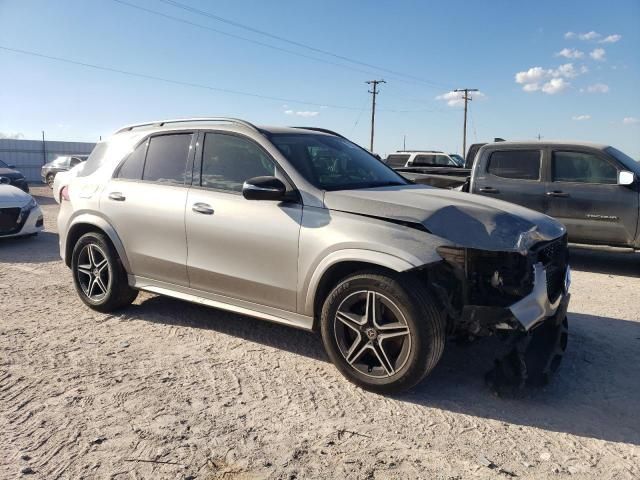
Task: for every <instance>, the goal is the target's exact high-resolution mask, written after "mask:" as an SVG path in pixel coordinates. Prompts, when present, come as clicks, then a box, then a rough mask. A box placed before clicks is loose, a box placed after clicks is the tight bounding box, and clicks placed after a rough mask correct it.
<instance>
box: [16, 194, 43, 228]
mask: <svg viewBox="0 0 640 480" xmlns="http://www.w3.org/2000/svg"><path fill="white" fill-rule="evenodd" d="M37 206H38V204H37V203H36V200H35V198H33V197H31V200H29V203H27V204H26V205H25V206H24V207H22V208H21V209H20V215H18V223H20V222H22V221H23V220H25V219H26V218H27V217H28V216H29V212H31V210H33V209H34V208H36V207H37Z"/></svg>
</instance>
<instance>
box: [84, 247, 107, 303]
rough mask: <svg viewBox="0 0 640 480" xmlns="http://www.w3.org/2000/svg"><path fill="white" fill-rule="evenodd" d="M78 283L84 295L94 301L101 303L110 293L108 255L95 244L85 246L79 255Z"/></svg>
mask: <svg viewBox="0 0 640 480" xmlns="http://www.w3.org/2000/svg"><path fill="white" fill-rule="evenodd" d="M76 275H77V276H78V283H79V284H80V287H81V288H82V291H83V292H84V294H85V295H86V296H87V297H88V298H89V299H90V300H92V301H94V302H99V301H100V300H102V299H103V298H104V296H105V295H106V294H107V292H108V291H109V290H108V289H109V286H110V285H111V271H110V269H109V262H108V260H107V255H106V253H104V251H103V250H102V249H101V248H100V247H99V246H98V245H97V244H95V243H89V244H87V245H85V246H84V247H83V248H82V250H81V251H80V253H79V255H78V265H77V266H76Z"/></svg>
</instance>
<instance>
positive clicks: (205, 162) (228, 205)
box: [186, 132, 302, 311]
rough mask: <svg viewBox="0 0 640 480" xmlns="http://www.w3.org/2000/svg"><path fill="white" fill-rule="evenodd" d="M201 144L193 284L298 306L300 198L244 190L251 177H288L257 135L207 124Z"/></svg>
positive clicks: (192, 198)
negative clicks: (259, 196) (251, 196)
mask: <svg viewBox="0 0 640 480" xmlns="http://www.w3.org/2000/svg"><path fill="white" fill-rule="evenodd" d="M201 151H202V153H201V154H200V153H198V157H199V160H200V161H196V172H195V174H194V185H193V187H192V188H191V189H190V190H189V195H188V199H187V208H186V230H187V244H188V252H189V253H188V259H187V267H188V273H189V280H190V285H191V287H192V288H195V289H198V290H203V291H206V292H209V293H213V294H218V295H223V296H226V297H231V298H234V299H240V300H245V301H250V302H253V303H258V304H261V305H267V306H271V307H275V308H280V309H283V310H289V311H295V310H296V292H297V278H298V271H297V266H298V237H299V235H300V221H301V219H302V205H301V204H300V203H299V202H298V201H297V200H296V197H292V198H293V201H291V202H276V201H266V200H247V199H245V198H244V197H243V196H242V184H243V183H244V181H245V180H247V179H249V178H252V177H258V176H273V175H276V176H279V177H280V178H282V179H283V181H285V183H287V180H286V179H285V178H284V176H283V175H282V174H281V173H280V172H279V169H278V167H277V166H276V164H275V162H274V160H273V159H272V158H271V157H270V156H269V155H268V154H267V153H266V152H265V151H264V150H263V149H262V148H261V147H260V146H258V145H257V144H256V143H255V142H254V141H253V140H250V139H248V138H246V137H243V136H239V135H235V134H228V133H213V132H209V133H206V134H205V136H204V144H203V145H202V148H201Z"/></svg>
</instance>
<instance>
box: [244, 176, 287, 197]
mask: <svg viewBox="0 0 640 480" xmlns="http://www.w3.org/2000/svg"><path fill="white" fill-rule="evenodd" d="M286 192H287V187H286V186H285V184H284V183H282V180H280V179H278V178H276V177H253V178H250V179H249V180H246V181H245V182H244V184H243V185H242V196H244V198H246V199H247V200H282V199H284V196H285V194H286Z"/></svg>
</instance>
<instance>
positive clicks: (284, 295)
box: [54, 122, 564, 329]
mask: <svg viewBox="0 0 640 480" xmlns="http://www.w3.org/2000/svg"><path fill="white" fill-rule="evenodd" d="M265 129H266V130H267V131H269V132H271V133H278V132H295V133H301V132H304V130H299V129H296V130H294V129H285V128H268V127H265ZM185 130H191V131H216V132H233V133H236V134H240V135H243V136H245V137H247V138H249V139H251V140H253V141H254V142H256V143H258V144H259V145H260V146H261V147H262V148H263V149H264V150H265V151H267V152H268V153H269V155H271V157H272V158H273V159H274V160H275V161H276V163H277V164H278V165H279V166H280V167H281V168H282V170H283V171H284V172H286V174H287V176H288V177H289V179H290V181H291V183H293V185H294V186H295V188H296V190H297V191H298V192H299V195H300V199H301V201H300V203H299V204H293V203H290V204H286V205H281V204H279V203H278V202H271V201H251V200H246V199H244V198H243V197H242V196H241V195H237V194H234V193H225V192H219V191H213V190H207V189H203V188H195V187H191V188H189V187H183V186H168V185H162V184H156V183H149V182H143V181H129V180H118V179H114V178H112V177H113V173H114V171H115V170H116V169H117V167H118V165H119V164H120V163H121V161H123V159H124V158H126V157H127V155H128V154H129V153H130V152H131V151H133V149H134V148H135V146H136V145H137V144H139V143H140V142H141V141H142V140H144V139H145V138H146V137H148V136H149V135H151V134H154V133H157V132H163V133H168V132H174V131H175V132H177V131H185ZM310 133H314V134H315V135H319V134H321V133H318V132H310ZM98 148H100V149H101V150H100V153H101V157H100V159H99V161H95V162H92V159H91V158H90V159H89V160H88V161H87V162H83V163H82V164H81V165H80V166H78V167H76V168H75V169H73V170H72V171H71V172H66V173H65V174H61V175H58V176H57V177H56V180H55V184H54V197H55V198H56V200H57V201H59V202H60V190H61V188H62V187H64V186H68V194H69V197H70V201H63V202H61V208H60V214H59V217H58V228H59V232H60V254H61V256H62V258H63V259H65V261H66V262H67V263H69V262H70V259H69V255H70V251H71V249H72V245H70V244H69V242H68V241H67V238H68V235H69V233H70V232H71V231H72V230H73V229H74V228H77V227H78V226H80V225H84V226H86V225H95V226H96V227H98V228H100V229H101V230H103V231H104V232H105V234H106V235H107V236H108V237H109V238H110V240H111V241H112V242H113V244H114V246H115V248H116V251H117V252H118V254H119V256H120V258H121V260H122V263H123V265H124V267H125V269H126V270H127V272H128V274H129V282H130V284H131V285H132V286H134V287H136V288H140V289H143V290H148V291H153V292H157V293H162V294H166V295H171V296H175V297H178V298H182V299H185V300H189V301H194V302H199V303H203V304H206V305H211V306H215V307H218V308H225V309H227V310H232V311H236V312H239V313H243V314H248V315H252V316H256V317H259V318H263V319H267V320H272V321H277V322H281V323H285V324H288V325H292V326H296V327H300V328H304V329H310V328H312V326H313V319H314V313H315V312H314V299H315V294H316V289H317V288H318V285H319V284H320V280H321V279H322V276H323V274H324V273H325V272H327V271H328V269H329V268H331V267H332V266H334V265H336V264H337V263H339V262H345V261H358V262H366V263H370V264H372V265H379V266H383V267H386V268H389V269H391V270H394V271H397V272H402V271H407V270H411V269H413V268H417V267H422V266H425V265H429V264H432V263H434V262H440V261H442V258H441V257H440V256H439V255H438V253H437V252H436V247H438V246H442V245H449V246H455V245H458V246H463V247H473V248H479V249H486V250H493V251H522V250H524V249H526V248H528V246H530V245H531V244H532V243H534V242H538V241H541V240H549V239H553V238H558V237H560V236H562V235H563V234H564V227H562V225H561V224H559V223H558V222H556V221H555V220H553V219H551V218H549V217H547V216H545V215H542V214H538V213H536V212H533V211H531V210H528V209H525V208H522V207H517V206H514V205H510V204H506V203H504V202H500V201H496V200H490V199H487V198H484V197H477V196H475V195H469V194H466V193H460V192H454V191H447V190H438V189H433V188H430V187H427V186H421V185H406V186H399V187H385V188H372V189H365V190H349V191H334V192H325V191H323V190H320V189H318V188H316V187H315V186H313V185H312V184H310V183H309V182H308V181H307V180H306V179H305V178H304V177H303V176H302V175H301V174H300V173H299V172H298V171H297V170H296V169H295V168H294V167H293V166H292V165H291V164H290V163H289V161H288V160H287V159H286V158H285V157H284V156H283V155H282V154H281V153H280V151H279V150H278V149H277V148H276V147H275V146H274V145H273V144H272V143H271V142H270V141H269V140H268V138H266V136H265V135H264V134H263V133H261V131H259V130H256V129H253V128H250V127H248V126H243V125H237V124H232V123H217V122H212V123H211V124H207V123H206V122H194V123H192V124H191V123H188V122H182V123H180V124H179V126H176V125H173V124H171V123H167V124H165V125H163V126H159V125H149V126H144V127H139V128H134V129H132V130H125V131H120V132H118V133H116V134H115V135H113V136H112V137H111V138H110V139H108V140H107V141H106V142H102V143H101V144H98V146H96V149H98ZM114 192H116V193H119V194H121V195H122V196H124V197H126V202H115V201H111V200H110V199H109V195H110V194H113V193H114ZM195 203H206V204H209V205H211V207H212V208H213V209H214V210H215V214H213V215H208V216H203V215H196V214H194V213H193V212H192V209H191V205H192V204H195ZM125 206H126V208H125Z"/></svg>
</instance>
